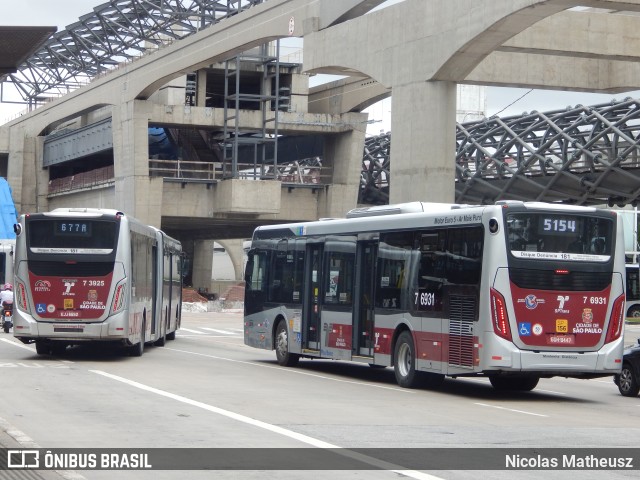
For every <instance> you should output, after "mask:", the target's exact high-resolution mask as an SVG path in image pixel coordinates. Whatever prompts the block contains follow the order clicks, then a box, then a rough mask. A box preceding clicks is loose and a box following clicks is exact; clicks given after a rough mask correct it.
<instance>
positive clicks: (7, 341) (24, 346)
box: [0, 338, 36, 352]
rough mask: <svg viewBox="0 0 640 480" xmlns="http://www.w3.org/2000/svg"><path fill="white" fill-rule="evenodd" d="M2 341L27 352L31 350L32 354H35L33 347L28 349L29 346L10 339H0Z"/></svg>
mask: <svg viewBox="0 0 640 480" xmlns="http://www.w3.org/2000/svg"><path fill="white" fill-rule="evenodd" d="M0 340H2V341H3V342H5V343H8V344H9V345H13V346H14V347H18V348H24V349H25V350H29V351H30V352H35V351H36V349H35V348H33V347H28V346H27V345H24V344H22V343H16V342H14V341H12V340H9V339H8V338H0Z"/></svg>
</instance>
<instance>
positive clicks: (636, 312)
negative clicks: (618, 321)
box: [627, 305, 640, 318]
mask: <svg viewBox="0 0 640 480" xmlns="http://www.w3.org/2000/svg"><path fill="white" fill-rule="evenodd" d="M627 317H631V318H640V305H634V306H633V307H631V308H630V309H629V311H628V312H627Z"/></svg>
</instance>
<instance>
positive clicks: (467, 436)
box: [0, 313, 640, 480]
mask: <svg viewBox="0 0 640 480" xmlns="http://www.w3.org/2000/svg"><path fill="white" fill-rule="evenodd" d="M637 337H640V325H633V326H629V325H627V329H626V342H625V343H627V344H629V343H632V342H634V341H635V338H637ZM0 392H2V397H1V398H2V403H1V404H0V430H2V433H0V444H2V445H3V446H5V447H10V448H44V449H62V448H69V449H75V448H90V449H95V450H96V452H100V451H102V450H105V449H115V448H124V449H131V450H132V451H142V450H141V449H145V448H154V449H156V448H163V449H166V450H162V451H161V453H162V456H163V458H162V459H160V460H158V461H160V462H161V464H162V465H165V464H167V463H166V462H168V464H175V463H176V462H177V464H178V465H182V464H184V463H181V462H184V461H185V459H184V456H183V454H185V452H186V453H187V454H188V453H189V452H190V451H195V450H193V449H201V448H227V449H230V450H227V451H225V452H227V453H228V454H229V458H228V460H229V462H231V464H233V465H237V462H240V464H241V465H242V462H243V461H244V462H246V464H247V465H249V466H251V467H252V468H253V467H254V466H255V465H256V464H259V465H261V466H262V468H260V469H251V470H219V471H216V472H211V471H203V470H189V471H180V470H150V471H149V470H147V471H141V470H136V471H118V472H114V471H108V470H75V469H70V468H69V469H65V468H60V469H58V471H57V472H53V471H50V472H42V473H40V472H28V473H29V474H30V475H31V476H30V477H28V476H19V475H22V472H1V471H0V479H2V478H16V479H22V478H46V479H49V478H53V476H54V475H55V476H56V477H57V478H65V479H68V480H69V479H77V480H82V479H87V480H93V479H96V480H98V479H111V478H114V473H115V474H116V475H117V478H118V479H154V480H163V479H183V478H189V479H201V478H202V479H205V478H206V479H210V478H216V479H236V478H243V479H244V478H247V479H254V478H255V479H258V478H259V479H269V478H279V479H298V478H318V477H323V478H337V479H342V478H345V479H378V478H380V479H392V478H399V477H408V478H418V479H433V478H445V479H467V478H468V479H471V478H474V479H477V478H478V476H487V475H488V476H489V477H490V478H504V479H507V478H508V479H513V478H518V479H520V478H522V479H534V478H535V479H537V478H540V476H541V471H540V470H530V471H517V472H515V471H495V472H491V473H490V475H489V474H488V473H486V472H484V473H483V472H478V471H476V470H468V469H467V468H469V467H468V466H466V464H465V456H468V455H470V452H472V451H471V450H468V449H470V448H475V447H483V448H484V447H495V448H518V447H531V448H537V449H539V448H558V449H567V448H571V447H586V448H593V449H603V448H606V447H611V448H620V447H630V448H635V447H636V445H637V444H638V439H640V397H639V398H625V397H622V396H621V395H620V394H619V393H618V390H617V388H616V386H615V385H614V384H613V382H612V380H611V379H610V378H602V379H596V380H573V379H562V378H553V379H543V380H541V381H540V383H539V385H538V387H537V388H536V389H535V390H534V391H533V392H528V393H518V394H507V395H505V394H504V393H499V392H496V391H494V390H493V388H492V387H491V386H490V385H489V383H488V381H486V380H484V379H468V380H464V379H457V380H447V381H446V382H445V383H444V385H443V386H442V387H440V388H439V389H438V390H435V391H430V390H408V389H402V388H399V387H398V386H397V385H396V383H395V379H394V375H393V371H392V369H390V368H387V369H382V370H381V369H372V368H370V367H368V366H366V365H360V364H352V363H346V362H334V361H324V360H313V361H311V360H302V361H301V362H300V365H299V366H298V367H296V368H284V367H280V366H278V365H277V363H276V362H275V353H274V352H269V351H264V350H256V349H252V348H249V347H246V346H245V345H244V344H243V340H242V316H241V314H239V313H185V314H184V319H183V328H182V329H181V330H180V331H179V332H178V334H177V338H176V340H175V341H170V342H167V345H166V346H165V347H147V348H146V350H145V353H144V355H143V356H142V358H133V357H129V356H126V355H123V353H122V352H120V351H115V350H112V349H89V348H80V347H76V348H73V349H69V350H68V351H67V353H66V354H65V355H63V356H59V357H43V356H39V355H37V354H36V353H35V348H33V346H26V345H22V344H20V343H18V342H16V341H15V340H14V339H13V337H12V336H11V335H7V334H3V333H2V334H0ZM408 447H413V448H434V447H437V448H442V447H451V448H460V447H465V449H463V450H461V451H460V452H461V454H460V462H461V463H460V464H461V465H462V467H461V468H463V469H462V470H457V469H455V470H431V471H427V472H415V471H414V472H407V471H404V472H403V473H399V472H394V471H391V470H393V469H391V470H390V471H386V470H385V471H376V470H358V471H324V472H318V471H302V470H276V468H277V465H279V463H278V462H277V461H275V460H273V458H281V457H284V460H282V461H283V462H285V463H286V462H287V461H289V460H290V459H296V458H297V459H299V460H300V461H302V462H303V463H304V462H306V461H309V462H310V463H311V464H312V465H317V463H313V462H312V460H314V459H313V458H311V457H308V458H307V457H305V455H308V454H309V451H307V450H301V449H304V448H314V449H318V448H325V449H326V448H398V449H406V448H408ZM247 448H256V449H264V448H275V449H277V450H274V451H273V452H275V453H273V455H274V456H273V457H272V459H270V460H265V461H264V464H260V461H261V460H260V458H261V457H260V455H263V454H265V452H264V451H263V450H246V449H247ZM289 449H299V450H297V451H294V450H289ZM399 451H400V450H399ZM198 452H200V451H198ZM247 452H249V453H247ZM157 453H158V452H156V457H155V458H156V459H158V457H157ZM204 453H205V454H206V452H204ZM267 455H269V452H267ZM279 456H281V457H279ZM236 457H237V458H236ZM238 459H239V460H238ZM360 460H363V461H365V462H368V461H370V462H374V463H375V461H376V460H375V459H374V458H373V457H366V458H364V459H362V458H360ZM204 461H205V463H206V462H207V461H212V460H211V457H210V456H208V457H207V458H205V460H204ZM320 461H322V459H321V460H320ZM332 461H333V460H328V461H327V462H326V463H325V464H323V465H322V468H323V469H327V468H332V466H333V463H331V462H332ZM234 462H235V463H234ZM215 464H216V465H217V463H215ZM337 464H338V463H336V465H337ZM476 464H477V465H478V466H477V468H478V470H480V469H482V468H484V467H483V466H482V464H481V462H479V463H478V462H477V461H476V463H473V462H472V463H471V465H476ZM156 465H157V463H156ZM287 465H289V464H288V463H287ZM474 468H476V467H474ZM636 468H638V465H636ZM184 470H188V469H187V468H185V469H184ZM578 474H579V476H580V478H582V479H590V478H594V479H595V478H598V479H599V478H604V477H606V478H637V474H638V471H637V470H634V471H626V470H624V469H623V470H614V471H607V472H604V471H602V470H600V471H596V470H587V471H580V472H576V471H560V470H551V471H545V472H544V477H545V478H546V479H555V478H562V479H564V478H575V477H576V475H578ZM7 475H8V476H7Z"/></svg>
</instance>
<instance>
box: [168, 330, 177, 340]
mask: <svg viewBox="0 0 640 480" xmlns="http://www.w3.org/2000/svg"><path fill="white" fill-rule="evenodd" d="M175 339H176V331H175V330H174V331H173V332H169V333H167V340H175Z"/></svg>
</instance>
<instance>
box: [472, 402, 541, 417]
mask: <svg viewBox="0 0 640 480" xmlns="http://www.w3.org/2000/svg"><path fill="white" fill-rule="evenodd" d="M473 403H474V405H480V406H481V407H490V408H497V409H498V410H506V411H508V412H515V413H524V414H525V415H534V416H536V417H548V416H549V415H543V414H541V413H533V412H526V411H524V410H516V409H515V408H506V407H500V406H498V405H489V404H487V403H479V402H473Z"/></svg>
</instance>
